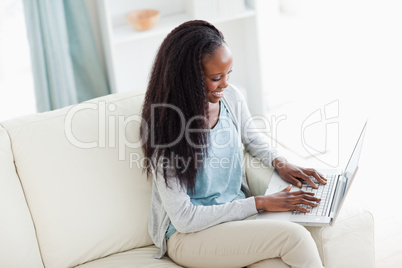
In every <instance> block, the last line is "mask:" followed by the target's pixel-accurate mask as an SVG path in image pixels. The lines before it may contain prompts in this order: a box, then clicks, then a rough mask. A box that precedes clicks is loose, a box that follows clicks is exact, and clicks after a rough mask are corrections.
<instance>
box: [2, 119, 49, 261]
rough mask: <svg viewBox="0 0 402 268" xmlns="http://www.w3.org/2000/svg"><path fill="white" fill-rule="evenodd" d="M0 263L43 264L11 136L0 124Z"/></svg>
mask: <svg viewBox="0 0 402 268" xmlns="http://www.w3.org/2000/svg"><path fill="white" fill-rule="evenodd" d="M0 226H1V228H0V254H1V258H0V267H32V268H36V267H43V264H42V260H41V257H40V253H39V248H38V242H37V240H36V234H35V228H34V225H33V222H32V218H31V214H30V213H29V209H28V206H27V203H26V201H25V196H24V193H23V190H22V188H21V183H20V180H19V178H18V175H17V173H16V170H15V166H14V159H13V154H12V151H11V144H10V138H9V136H8V134H7V132H6V131H5V129H4V128H2V127H1V126H0Z"/></svg>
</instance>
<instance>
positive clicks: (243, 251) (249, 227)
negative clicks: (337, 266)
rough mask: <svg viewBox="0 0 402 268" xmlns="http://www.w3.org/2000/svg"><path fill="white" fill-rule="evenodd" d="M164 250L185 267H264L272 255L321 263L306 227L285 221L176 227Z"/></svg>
mask: <svg viewBox="0 0 402 268" xmlns="http://www.w3.org/2000/svg"><path fill="white" fill-rule="evenodd" d="M167 251H168V255H169V257H170V259H172V260H173V261H174V262H176V263H177V264H179V265H181V266H185V267H203V268H204V267H219V268H225V267H245V266H247V267H252V268H257V267H267V265H264V262H265V263H266V262H267V260H268V259H272V258H281V259H282V261H283V262H285V263H286V264H287V265H288V266H290V267H304V268H322V267H323V266H322V262H321V259H320V256H319V254H318V250H317V246H316V244H315V242H314V240H313V238H312V237H311V235H310V233H309V232H308V231H307V230H306V228H304V227H303V226H301V225H298V224H295V223H291V222H286V221H273V220H244V221H233V222H227V223H222V224H219V225H216V226H213V227H211V228H208V229H205V230H203V231H200V232H195V233H190V234H183V233H179V232H177V231H176V232H175V233H174V234H173V235H172V236H171V237H170V238H169V239H168V242H167ZM264 260H265V261H264Z"/></svg>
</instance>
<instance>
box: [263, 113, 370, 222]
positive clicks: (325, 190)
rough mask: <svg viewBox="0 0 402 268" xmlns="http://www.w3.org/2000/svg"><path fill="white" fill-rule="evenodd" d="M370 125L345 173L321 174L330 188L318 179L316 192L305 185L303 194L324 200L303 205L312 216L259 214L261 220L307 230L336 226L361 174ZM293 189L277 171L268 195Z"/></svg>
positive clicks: (339, 171)
mask: <svg viewBox="0 0 402 268" xmlns="http://www.w3.org/2000/svg"><path fill="white" fill-rule="evenodd" d="M366 125H367V121H366V123H365V124H364V127H363V130H362V131H361V133H360V136H359V139H358V140H357V143H356V145H355V148H354V150H353V152H352V155H351V157H350V159H349V161H348V164H347V165H346V168H345V169H344V170H339V169H323V170H318V171H319V172H320V173H321V174H323V175H324V177H325V178H326V179H327V184H325V185H324V184H320V183H318V182H317V181H316V180H315V178H313V177H311V179H312V180H313V182H314V183H315V184H316V185H317V186H318V189H314V188H313V187H312V186H310V184H308V183H307V182H305V181H303V184H302V187H301V190H303V191H309V192H314V193H315V197H318V198H321V202H319V203H318V206H317V207H310V206H305V205H300V206H303V207H306V208H308V209H310V212H309V213H303V212H300V211H286V212H266V211H263V212H259V213H258V215H257V219H272V220H286V221H291V222H295V223H298V224H301V225H305V226H326V225H333V224H334V222H335V220H336V218H337V216H338V214H339V211H340V209H341V207H342V205H343V202H344V200H345V198H346V195H347V194H348V192H349V190H350V187H351V185H352V182H353V180H354V178H355V175H356V173H357V170H358V162H359V158H360V152H361V150H362V146H363V140H364V135H365V132H366ZM288 186H289V182H286V181H285V180H283V179H282V178H281V177H280V176H279V174H278V173H277V172H276V171H274V173H273V174H272V177H271V180H270V182H269V184H268V188H267V190H266V192H265V195H271V194H274V193H277V192H280V191H282V190H283V189H285V188H287V187H288ZM299 190H300V188H298V187H297V186H293V187H292V189H291V191H292V192H293V191H299Z"/></svg>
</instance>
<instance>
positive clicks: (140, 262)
mask: <svg viewBox="0 0 402 268" xmlns="http://www.w3.org/2000/svg"><path fill="white" fill-rule="evenodd" d="M156 252H158V248H157V247H155V246H148V247H143V248H136V249H133V250H129V251H126V252H122V253H117V254H113V255H110V256H107V257H105V258H102V259H99V260H94V261H91V262H88V263H85V264H82V265H79V266H77V267H76V268H117V267H118V268H132V267H141V268H147V267H149V268H151V267H152V268H165V267H166V268H169V267H172V268H173V267H181V266H178V265H177V264H175V263H174V262H172V261H171V260H170V259H169V258H167V257H164V258H162V259H154V258H152V255H154V254H155V253H156Z"/></svg>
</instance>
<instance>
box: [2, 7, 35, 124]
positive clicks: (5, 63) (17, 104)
mask: <svg viewBox="0 0 402 268" xmlns="http://www.w3.org/2000/svg"><path fill="white" fill-rule="evenodd" d="M29 53H30V51H29V45H28V39H27V33H26V27H25V20H24V9H23V3H22V0H1V1H0V122H1V121H4V120H7V119H11V118H14V117H17V116H21V115H25V114H31V113H35V112H36V107H35V93H34V83H33V77H32V71H31V58H30V54H29Z"/></svg>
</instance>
